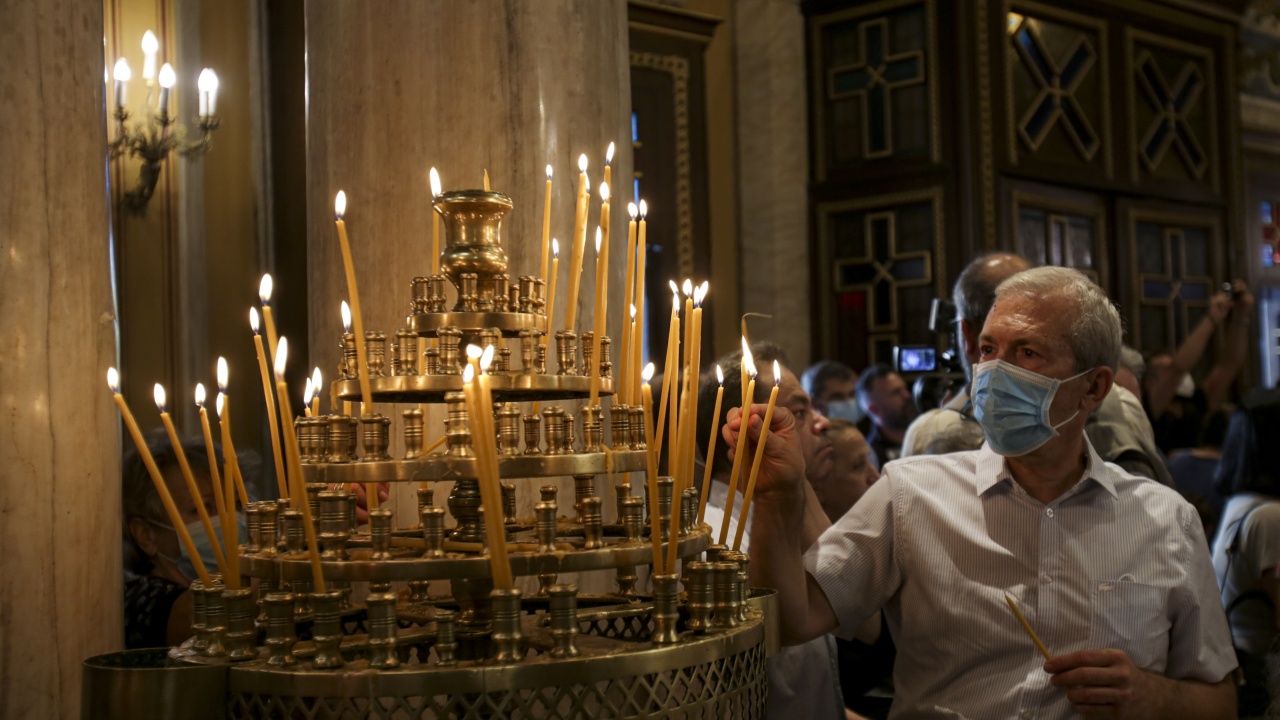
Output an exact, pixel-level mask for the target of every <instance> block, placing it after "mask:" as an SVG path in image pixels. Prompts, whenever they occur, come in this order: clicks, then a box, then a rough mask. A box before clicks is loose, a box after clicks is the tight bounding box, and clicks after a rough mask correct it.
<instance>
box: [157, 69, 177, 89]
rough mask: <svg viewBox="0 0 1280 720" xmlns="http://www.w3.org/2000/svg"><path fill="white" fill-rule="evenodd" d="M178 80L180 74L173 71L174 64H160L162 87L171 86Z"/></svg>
mask: <svg viewBox="0 0 1280 720" xmlns="http://www.w3.org/2000/svg"><path fill="white" fill-rule="evenodd" d="M177 82H178V74H177V73H175V72H174V71H173V66H172V65H170V64H169V63H165V64H164V65H162V66H160V87H162V88H171V87H173V86H174V85H175V84H177Z"/></svg>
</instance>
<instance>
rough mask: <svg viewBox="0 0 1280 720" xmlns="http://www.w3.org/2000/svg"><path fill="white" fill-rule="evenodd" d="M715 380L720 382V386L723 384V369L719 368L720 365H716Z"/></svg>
mask: <svg viewBox="0 0 1280 720" xmlns="http://www.w3.org/2000/svg"><path fill="white" fill-rule="evenodd" d="M716 380H718V381H719V382H720V385H721V387H723V386H724V371H723V370H721V369H720V365H719V364H717V365H716Z"/></svg>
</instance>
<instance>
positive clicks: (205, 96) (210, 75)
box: [196, 68, 218, 117]
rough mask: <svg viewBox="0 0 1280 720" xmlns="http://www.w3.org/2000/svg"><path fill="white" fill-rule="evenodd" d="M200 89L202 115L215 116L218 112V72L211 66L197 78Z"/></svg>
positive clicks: (197, 85) (197, 86)
mask: <svg viewBox="0 0 1280 720" xmlns="http://www.w3.org/2000/svg"><path fill="white" fill-rule="evenodd" d="M196 89H198V90H199V91H200V117H213V116H214V115H216V114H217V113H218V73H216V72H214V71H213V70H211V69H209V68H205V69H203V70H201V71H200V77H198V78H196Z"/></svg>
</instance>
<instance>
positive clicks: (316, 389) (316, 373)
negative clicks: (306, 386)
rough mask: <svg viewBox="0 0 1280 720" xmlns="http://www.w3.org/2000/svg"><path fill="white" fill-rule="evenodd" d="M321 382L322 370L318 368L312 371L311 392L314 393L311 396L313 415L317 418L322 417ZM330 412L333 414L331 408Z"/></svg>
mask: <svg viewBox="0 0 1280 720" xmlns="http://www.w3.org/2000/svg"><path fill="white" fill-rule="evenodd" d="M320 380H321V378H320V368H319V367H316V368H315V369H313V370H312V371H311V392H312V393H314V394H313V395H312V396H311V414H312V415H314V416H316V417H320V388H321V387H322V386H321V385H320ZM329 411H330V412H333V408H332V407H330V408H329Z"/></svg>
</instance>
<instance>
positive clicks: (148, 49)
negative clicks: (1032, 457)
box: [142, 30, 160, 55]
mask: <svg viewBox="0 0 1280 720" xmlns="http://www.w3.org/2000/svg"><path fill="white" fill-rule="evenodd" d="M159 50H160V41H159V40H157V39H156V34H155V33H153V32H151V31H150V30H148V31H146V32H144V33H142V52H144V53H146V54H148V55H150V54H152V53H155V52H158V51H159Z"/></svg>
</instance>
